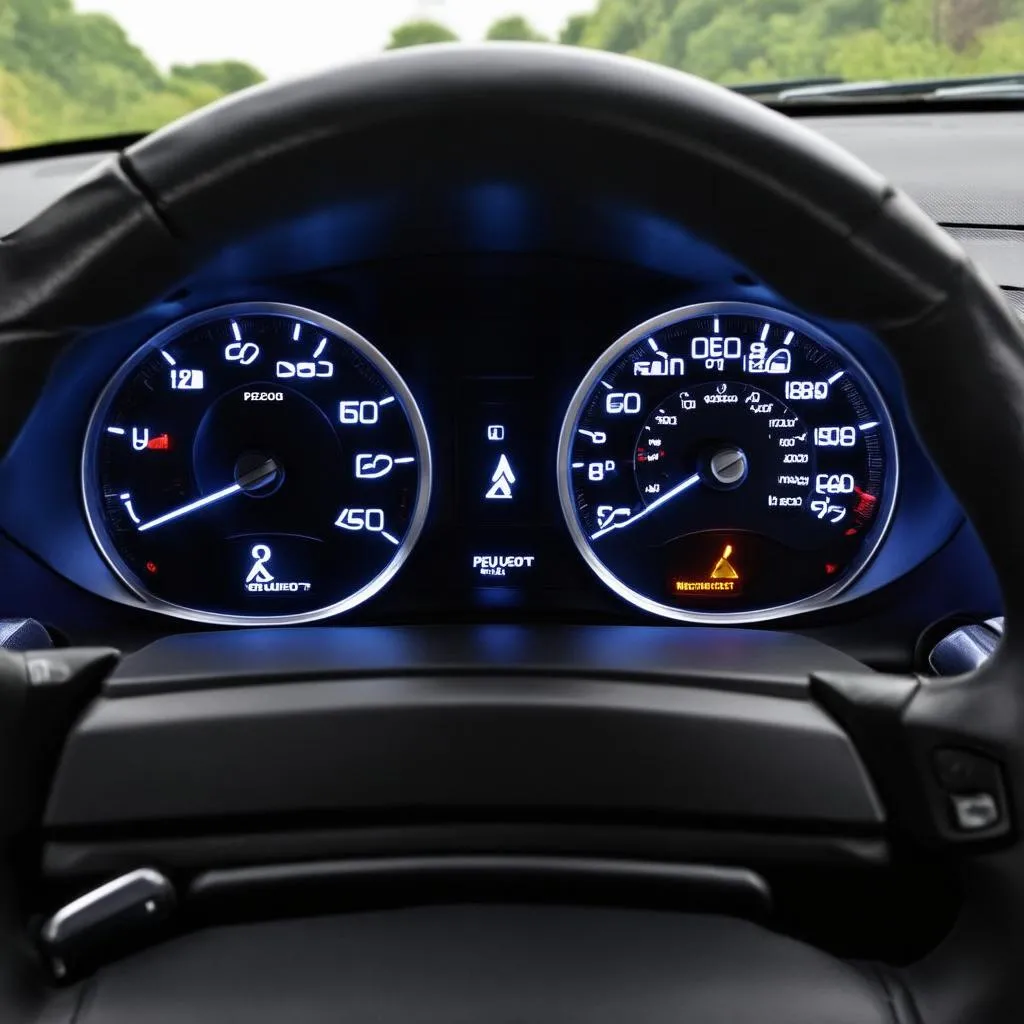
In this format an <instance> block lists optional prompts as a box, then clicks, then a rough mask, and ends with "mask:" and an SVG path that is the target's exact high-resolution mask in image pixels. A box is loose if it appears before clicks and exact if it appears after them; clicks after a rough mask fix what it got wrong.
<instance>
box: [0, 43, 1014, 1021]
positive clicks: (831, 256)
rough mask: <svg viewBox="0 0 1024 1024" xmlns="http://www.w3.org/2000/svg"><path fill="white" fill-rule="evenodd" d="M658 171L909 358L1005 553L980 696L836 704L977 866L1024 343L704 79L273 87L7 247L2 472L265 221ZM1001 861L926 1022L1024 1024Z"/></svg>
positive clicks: (196, 120) (783, 125)
mask: <svg viewBox="0 0 1024 1024" xmlns="http://www.w3.org/2000/svg"><path fill="white" fill-rule="evenodd" d="M353 154H355V156H353ZM417 157H418V159H417ZM652 161H653V163H652ZM638 164H640V165H643V166H647V167H649V166H655V167H657V168H659V170H661V171H662V173H659V174H657V175H645V176H644V183H645V184H644V189H643V195H642V199H643V202H644V204H645V206H647V207H649V208H651V209H654V210H657V211H659V212H663V213H667V214H669V215H670V216H672V217H673V218H674V219H675V220H676V221H677V222H681V223H685V224H687V225H688V227H689V228H690V229H692V230H693V231H694V232H695V233H696V234H698V235H699V236H700V237H702V238H703V239H705V240H706V241H708V242H711V243H713V244H715V245H717V246H719V247H720V248H722V249H724V250H726V251H729V252H730V253H731V254H733V255H734V256H736V257H737V258H738V259H740V260H741V261H742V262H743V263H744V264H745V265H746V266H748V267H749V268H750V269H751V270H752V271H754V272H755V273H756V274H757V275H758V276H760V277H761V278H762V279H763V280H765V281H766V282H768V283H769V284H770V285H772V286H773V287H775V288H776V289H778V290H779V291H780V292H781V293H782V294H784V295H785V296H786V298H787V299H789V300H790V301H792V302H793V303H794V304H796V305H798V306H800V307H802V308H804V309H807V310H809V311H810V312H812V313H814V314H817V315H821V316H826V317H830V318H836V319H854V320H857V321H859V322H860V323H862V324H864V325H865V326H867V327H869V328H871V329H872V330H874V331H875V332H876V333H877V335H878V337H879V338H880V340H881V341H882V342H883V344H885V346H886V347H887V348H888V350H889V351H890V353H891V354H892V356H893V358H894V359H895V361H896V363H897V364H898V366H899V368H900V370H901V373H902V375H903V380H904V384H905V388H906V394H907V396H908V401H909V403H910V407H911V411H912V414H913V417H914V420H915V422H916V425H917V427H918V429H919V431H920V434H921V437H922V439H923V441H924V443H925V445H926V447H927V448H928V450H929V451H930V452H931V454H932V456H933V458H934V459H935V461H936V463H937V464H938V466H939V467H940V469H941V471H942V473H943V475H944V476H945V478H946V480H947V482H948V483H949V484H950V486H951V487H952V489H953V490H954V492H955V493H956V495H957V497H958V498H959V500H960V501H961V503H962V505H963V507H964V509H965V511H966V512H967V514H968V515H969V517H970V518H971V520H972V522H973V524H974V525H975V527H976V529H977V531H978V533H979V535H980V537H981V539H982V542H983V544H984V546H985V548H986V550H987V551H988V553H989V556H990V558H991V559H992V562H993V565H994V568H995V570H996V572H997V575H998V577H999V580H1000V583H1001V586H1002V590H1003V595H1004V600H1005V613H1006V618H1007V626H1006V634H1005V638H1004V642H1003V645H1002V647H1001V649H1000V650H999V652H998V653H997V655H996V656H995V657H994V658H993V659H992V660H991V662H989V663H988V664H987V665H986V666H985V667H983V668H982V669H981V670H980V671H979V672H978V673H977V674H976V675H975V676H973V677H970V678H962V679H954V680H945V681H938V682H928V683H924V682H921V681H918V680H913V679H904V680H900V681H893V680H887V679H886V678H885V677H873V678H872V679H860V678H855V677H851V678H846V679H837V678H833V679H823V680H818V682H817V684H816V685H817V691H816V692H817V695H818V697H819V699H821V700H822V701H823V702H824V703H825V705H826V706H827V707H828V708H829V709H830V710H831V711H832V712H833V714H834V715H835V716H836V717H837V718H839V720H840V722H841V723H842V724H843V725H844V726H846V727H847V728H848V730H849V731H850V732H851V734H852V735H853V736H854V738H855V740H856V741H857V744H858V747H859V749H860V752H861V755H862V757H864V759H865V761H866V762H867V764H868V767H869V769H870V770H871V772H872V774H873V776H874V778H875V781H876V783H877V785H878V787H879V790H880V791H881V793H882V795H883V798H884V799H885V802H886V804H887V808H888V810H889V813H890V817H891V819H892V820H893V824H894V827H895V828H897V829H898V830H900V829H902V830H903V831H905V832H907V833H909V834H911V835H912V836H913V837H914V838H915V839H919V840H922V841H925V842H931V843H936V844H941V845H946V846H953V847H956V846H957V842H956V841H955V839H954V838H952V837H950V835H948V834H946V833H943V832H942V830H941V829H940V830H938V831H936V829H935V827H934V815H935V814H937V813H939V810H938V808H940V807H941V799H942V797H941V793H939V791H938V790H937V789H936V786H935V782H934V778H933V763H932V759H933V757H934V754H935V752H936V750H938V749H944V748H953V749H959V750H968V751H971V752H974V753H976V754H978V755H979V756H983V757H985V758H987V759H989V760H990V761H991V762H992V763H994V764H995V765H996V766H997V767H998V769H999V771H1000V772H1001V773H1002V776H1003V778H1004V779H1005V781H1006V783H1007V799H1008V801H1009V811H1010V816H1011V818H1012V819H1013V820H1015V821H1017V822H1019V821H1021V820H1024V701H1022V695H1024V684H1022V683H1021V682H1020V681H1019V678H1018V677H1019V675H1020V672H1019V668H1020V666H1021V665H1022V663H1024V640H1019V639H1018V636H1022V637H1024V631H1019V630H1018V627H1017V620H1018V618H1022V619H1024V615H1021V613H1022V612H1024V546H1018V545H1015V544H1013V543H1011V542H1008V538H1012V537H1013V532H1012V531H1013V530H1014V528H1015V527H1016V524H1017V522H1018V521H1019V520H1020V518H1021V515H1022V513H1024V489H1022V487H1021V484H1019V483H1018V481H1017V476H1018V475H1017V474H1015V473H1007V472H1006V466H1007V464H1008V463H1009V464H1010V465H1011V466H1012V465H1015V464H1019V465H1024V430H1022V428H1021V417H1022V414H1024V332H1022V329H1021V326H1020V324H1019V322H1018V321H1017V319H1016V317H1015V316H1014V315H1013V314H1012V312H1011V311H1010V310H1009V309H1008V307H1007V306H1006V304H1005V303H1004V301H1003V300H1002V298H1001V296H1000V295H999V293H998V290H997V289H996V288H995V287H994V285H993V284H992V283H991V282H990V281H989V280H988V278H987V277H986V276H985V274H984V273H983V272H982V271H980V270H979V269H978V268H977V267H975V266H973V265H972V264H971V263H970V261H969V260H968V259H967V257H966V256H965V254H964V253H963V252H962V250H961V249H960V248H959V247H958V246H957V245H956V244H955V243H954V242H953V241H952V240H951V239H950V238H949V237H948V236H947V235H946V234H945V233H944V232H942V231H941V230H940V229H939V228H938V227H936V226H935V225H934V224H933V223H932V222H931V221H929V220H928V219H927V218H926V217H925V216H924V215H923V214H922V213H921V212H920V211H919V210H918V209H917V208H916V206H914V204H913V203H912V202H911V201H910V200H909V199H908V198H907V197H906V196H904V195H902V194H901V193H900V192H899V191H898V190H896V189H895V188H893V187H892V186H891V185H889V184H888V183H887V182H885V180H884V179H882V178H881V177H879V176H878V175H877V174H875V173H874V172H872V171H870V170H868V169H867V168H866V167H864V166H863V165H861V164H860V163H859V162H858V161H857V160H855V159H854V158H853V157H851V156H849V155H848V154H846V153H845V152H843V151H841V150H839V149H838V148H836V147H834V146H832V145H831V144H830V143H828V142H826V141H825V140H823V139H822V138H821V137H820V136H818V135H816V134H814V133H812V132H810V131H809V130H807V129H805V128H803V127H801V126H800V125H798V124H796V123H794V122H792V121H790V120H788V119H786V118H785V117H782V116H781V115H778V114H776V113H773V112H772V111H769V110H767V109H765V108H764V107H761V106H759V105H757V104H755V103H753V102H751V101H749V100H746V99H744V98H742V97H739V96H737V95H735V94H732V93H729V92H727V91H725V90H722V89H719V88H718V87H716V86H712V85H709V84H708V83H706V82H703V81H701V80H699V79H696V78H692V77H690V76H687V75H684V74H681V73H677V72H672V71H668V70H665V69H662V68H657V67H654V66H652V65H648V64H644V63H641V62H638V61H634V60H631V59H627V58H621V57H615V56H610V55H606V54H599V53H594V52H588V51H577V50H573V49H569V48H557V47H551V46H534V45H488V46H486V47H462V46H454V47H449V46H437V47H429V48H424V49H420V50H411V51H406V52H402V53H396V54H391V55H388V56H386V57H383V58H379V59H375V60H371V61H367V62H364V63H360V64H354V65H350V66H348V67H344V68H340V69H338V70H333V71H328V72H324V73H322V74H318V75H314V76H311V77H308V78H303V79H298V80H295V81H291V82H287V83H284V84H282V85H275V86H265V87H259V88H256V89H253V90H249V91H247V92H245V93H242V94H240V95H238V96H236V97H232V98H229V99H228V100H225V101H223V102H221V103H219V104H216V105H214V106H213V107H211V108H208V109H207V110H204V111H202V112H200V113H198V114H196V115H193V116H191V117H189V118H186V119H185V120H183V121H181V122H179V123H177V124H175V125H172V126H170V127H168V128H165V129H163V130H161V131H159V132H157V133H155V134H154V135H152V136H150V137H148V138H147V139H145V140H143V141H142V142H140V143H138V144H137V145H135V146H132V147H130V148H129V149H128V150H126V151H125V152H124V153H122V154H120V155H119V156H118V157H116V158H114V159H111V160H110V161H108V162H106V163H105V164H104V165H102V166H101V167H100V168H99V169H98V170H97V171H96V172H95V173H94V174H93V175H92V176H91V177H90V178H89V179H88V180H86V181H84V182H82V183H81V184H80V185H79V186H78V187H77V188H76V189H75V190H74V191H72V193H71V194H70V195H68V196H67V197H65V198H64V199H62V200H61V201H59V202H58V203H57V204H56V205H55V206H54V207H51V209H50V210H48V211H46V212H44V213H43V214H42V215H40V216H39V217H38V218H37V219H36V220H34V221H33V222H32V223H30V224H28V225H26V226H25V227H24V228H23V229H21V230H20V231H19V232H17V233H16V234H15V235H13V236H11V237H10V238H8V239H6V240H4V242H3V244H2V245H0V294H3V295H4V296H5V301H4V304H3V308H2V310H0V453H2V452H3V451H4V450H5V449H6V448H7V447H8V446H9V444H10V443H11V441H12V440H13V438H14V437H15V436H16V435H17V433H18V431H19V429H20V427H21V425H22V424H23V422H24V420H25V418H26V417H27V414H28V411H29V410H30V408H31V405H32V402H33V401H34V398H35V397H36V395H37V393H38V391H39V389H40V388H41V386H42V384H43V382H44V380H45V377H46V374H47V372H48V371H49V368H50V367H51V366H52V364H53V362H54V360H55V358H56V356H57V355H58V354H59V352H60V350H61V348H62V347H63V346H64V345H65V344H66V343H67V341H68V340H69V339H70V338H71V337H72V335H74V334H75V333H76V332H78V331H80V330H82V329H84V328H88V327H92V326H96V325H99V324H102V323H105V322H109V321H111V320H115V319H118V318H120V317H123V316H126V315H128V314H129V313H131V312H133V311H135V310H136V309H138V308H140V307H142V306H143V305H145V304H147V303H149V302H151V301H153V300H154V299H155V298H157V297H158V296H160V295H161V294H162V293H163V292H165V291H166V289H168V288H169V287H170V286H171V285H172V284H173V283H174V282H175V281H176V280H177V279H178V278H179V276H180V275H181V272H182V270H183V268H184V267H185V266H187V265H189V264H196V263H198V262H201V261H202V260H203V259H205V258H208V257H210V256H212V255H213V254H214V253H216V252H217V251H218V250H219V249H220V248H221V247H222V246H224V245H225V244H227V243H228V242H230V241H232V240H235V239H237V238H239V237H241V236H243V235H244V234H245V233H246V232H248V231H250V230H251V229H252V228H253V226H254V225H255V224H258V223H268V222H272V221H277V220H283V219H285V218H290V217H295V216H299V215H301V214H303V213H308V212H310V211H312V210H315V209H316V208H317V207H318V205H320V204H323V203H325V202H329V201H331V199H332V198H335V197H337V196H339V195H342V194H360V193H362V192H364V191H367V190H370V189H372V188H374V187H378V186H380V184H381V183H382V182H386V181H389V180H394V181H396V182H402V183H404V184H405V185H406V186H407V187H409V188H412V189H416V188H419V187H421V186H425V185H426V184H427V183H428V182H430V181H433V180H436V179H438V178H439V177H443V176H451V177H452V178H453V180H460V179H467V180H478V179H479V178H480V177H481V176H482V175H488V174H495V173H500V174H502V175H504V176H512V177H515V178H523V179H524V180H532V179H535V178H538V177H539V178H541V179H543V180H545V181H550V180H552V179H557V180H564V181H571V180H572V178H573V176H574V175H579V174H581V173H585V174H586V175H588V177H589V179H590V180H591V181H592V183H593V185H594V186H595V187H600V188H603V189H607V190H608V191H609V192H610V193H612V194H627V195H631V196H633V197H634V198H635V197H636V196H637V194H638V190H639V186H638V182H637V174H636V167H637V165H638ZM282 181H287V182H291V183H293V185H292V188H291V190H290V191H284V190H282V189H280V188H279V187H277V183H279V182H282ZM683 184H685V186H686V187H685V188H684V187H682V185H683ZM780 239H784V240H785V242H786V244H785V245H780V242H779V240H780ZM808 252H811V253H813V255H814V259H813V260H812V261H810V262H808V261H807V259H806V256H805V255H804V254H806V253H808ZM954 385H955V387H956V389H957V392H958V393H959V396H960V401H959V402H958V403H957V404H956V405H950V404H949V403H947V401H946V400H945V396H946V395H947V394H950V393H952V390H953V387H954ZM886 687H888V689H886ZM880 737H881V739H880ZM883 748H884V749H883ZM980 851H981V852H978V853H975V852H974V850H973V848H971V847H970V846H969V845H962V847H961V849H960V851H958V852H961V853H962V854H963V860H962V870H963V875H964V879H965V891H966V894H967V900H966V905H965V909H964V913H963V915H962V918H961V920H960V922H959V923H958V925H957V926H956V929H955V930H954V932H953V933H952V934H951V935H950V936H949V938H948V939H947V941H946V942H945V943H944V945H943V946H942V947H940V949H938V950H937V951H936V952H935V953H934V954H933V955H932V956H931V957H930V958H928V959H927V960H926V961H924V962H923V963H921V964H919V965H916V966H914V967H913V968H911V969H909V971H908V972H907V980H908V983H909V985H910V988H911V990H912V991H913V993H914V997H915V999H916V1001H917V1002H918V1005H919V1008H920V1009H921V1011H922V1014H923V1016H924V1019H925V1020H926V1021H927V1022H928V1024H931V1022H932V1021H936V1022H940V1021H954V1020H962V1019H970V1020H972V1021H983V1020H990V1019H991V1020H1000V1021H1002V1020H1008V1019H1012V1018H1011V1016H1010V1014H1014V1015H1017V1016H1019V1015H1020V1014H1021V1013H1022V1012H1024V1008H1022V1007H1024V991H1022V986H1021V985H1020V983H1019V982H1018V981H1017V977H1016V974H1017V972H1016V969H1015V967H1014V965H1013V963H1012V949H1013V945H1014V942H1015V941H1016V942H1019V941H1020V938H1021V936H1022V935H1024V864H1021V863H1018V862H1017V858H1016V857H1015V854H1014V851H1013V849H1012V847H1007V846H1005V845H1004V846H1003V847H1002V848H997V849H996V850H995V851H994V852H992V851H991V849H990V848H987V847H984V846H982V847H981V848H980ZM1000 943H1002V945H1000ZM968 968H969V969H968Z"/></svg>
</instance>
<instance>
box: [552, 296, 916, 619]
mask: <svg viewBox="0 0 1024 1024" xmlns="http://www.w3.org/2000/svg"><path fill="white" fill-rule="evenodd" d="M558 475H559V489H560V497H561V503H562V510H563V512H564V514H565V518H566V521H567V523H568V526H569V529H570V532H571V533H572V536H573V539H574V541H575V543H576V545H577V547H578V548H579V550H580V552H581V553H582V554H583V556H584V558H585V559H586V561H587V563H588V564H589V565H590V567H591V568H592V569H593V570H594V572H595V573H596V574H597V575H598V577H599V578H600V579H601V580H602V581H604V583H605V584H607V585H608V586H609V587H610V588H611V589H612V590H613V591H615V592H616V593H617V594H619V596H621V597H622V598H624V599H625V600H627V601H629V602H631V603H632V604H634V605H636V606H637V607H639V608H642V609H644V610H646V611H649V612H653V613H655V614H658V615H663V616H666V617H669V618H674V619H680V620H688V621H703V622H720V623H727V622H742V621H755V620H759V619H768V618H773V617H777V616H782V615H790V614H794V613H796V612H801V611H807V610H810V609H812V608H816V607H820V606H821V605H822V604H824V603H826V602H827V601H829V600H831V599H832V598H834V597H835V596H836V595H837V594H838V593H839V592H840V591H841V590H843V589H844V588H845V587H847V586H849V585H850V584H851V583H852V582H853V580H854V579H856V577H857V576H858V575H859V574H860V573H861V572H862V571H863V570H864V568H865V567H866V566H867V564H868V562H869V561H870V559H871V557H872V555H873V554H874V552H875V551H876V550H877V548H878V545H879V544H880V543H881V541H882V538H883V537H884V534H885V531H886V529H887V527H888V524H889V520H890V518H891V515H892V510H893V506H894V502H895V499H896V489H897V475H898V474H897V451H896V442H895V435H894V432H893V428H892V423H891V420H890V418H889V414H888V412H887V410H886V408H885V403H884V402H883V400H882V396H881V394H880V393H879V391H878V388H877V387H876V386H875V384H874V383H873V381H872V380H871V379H870V377H869V376H868V375H867V374H866V373H865V372H864V370H863V369H862V368H861V367H860V366H859V364H858V363H857V362H856V361H855V360H854V359H853V357H852V356H851V355H850V354H849V353H848V352H846V351H845V350H844V349H843V348H842V347H841V346H840V345H839V344H838V343H837V342H836V341H835V340H833V339H832V338H830V337H829V336H828V335H826V334H825V333H824V332H822V331H821V330H819V329H818V328H816V327H814V326H813V325H812V324H810V323H807V322H806V321H804V320H801V319H798V318H797V317H794V316H791V315H789V314H787V313H783V312H781V311H779V310H776V309H772V308H769V307H765V306H757V305H752V304H747V303H709V304H705V305H699V306H691V307H688V308H685V309H678V310H674V311H672V312H670V313H666V314H664V315H663V316H660V317H657V318H655V319H654V320H650V321H648V322H647V323H644V324H641V325H640V326H639V327H637V328H636V329H634V330H632V331H630V332H629V333H628V334H627V335H625V337H623V338H621V339H620V340H619V341H618V342H616V343H615V344H614V345H612V347H611V348H610V349H609V350H608V351H607V352H605V354H604V355H603V356H602V357H601V358H600V359H599V360H598V362H597V363H596V365H595V366H594V367H593V368H592V369H591V371H590V373H588V374H587V376H586V378H585V380H584V381H583V383H582V384H581V385H580V387H579V389H578V390H577V392H576V394H575V396H574V397H573V400H572V402H571V404H570V407H569V411H568V413H567V415H566V419H565V423H564V425H563V427H562V434H561V438H560V443H559V451H558Z"/></svg>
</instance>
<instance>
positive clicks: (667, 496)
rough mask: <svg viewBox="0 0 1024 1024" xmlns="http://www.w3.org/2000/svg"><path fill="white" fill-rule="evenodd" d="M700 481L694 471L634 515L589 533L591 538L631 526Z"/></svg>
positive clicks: (698, 474) (594, 538)
mask: <svg viewBox="0 0 1024 1024" xmlns="http://www.w3.org/2000/svg"><path fill="white" fill-rule="evenodd" d="M697 483H700V473H694V474H693V476H688V477H687V478H686V479H685V480H684V481H683V482H682V483H681V484H676V486H675V487H673V488H672V490H671V491H666V492H665V493H664V494H663V495H662V496H661V497H660V498H658V500H657V501H652V502H651V503H650V505H648V506H647V508H645V509H644V510H643V511H642V512H638V513H637V514H636V515H635V516H630V517H629V518H628V519H624V520H622V522H619V523H611V524H610V525H609V526H606V527H605V528H604V529H603V530H598V531H597V533H594V534H591V536H590V539H591V540H597V539H598V538H599V537H603V536H604V535H605V534H606V533H611V532H612V530H624V529H625V528H626V527H627V526H632V525H633V524H634V523H635V522H638V521H639V520H641V519H643V518H644V516H649V515H650V514H651V513H652V512H653V511H654V510H655V509H657V508H660V507H661V506H662V505H665V504H667V503H668V502H670V501H671V500H672V499H673V498H677V497H679V495H680V494H682V493H683V492H684V491H688V490H689V489H690V488H691V487H693V485H694V484H697Z"/></svg>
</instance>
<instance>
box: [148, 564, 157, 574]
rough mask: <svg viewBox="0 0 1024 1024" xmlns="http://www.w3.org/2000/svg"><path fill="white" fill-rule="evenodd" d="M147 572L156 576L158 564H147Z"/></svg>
mask: <svg viewBox="0 0 1024 1024" xmlns="http://www.w3.org/2000/svg"><path fill="white" fill-rule="evenodd" d="M146 572H150V573H154V574H155V573H156V572H157V564H156V562H147V563H146Z"/></svg>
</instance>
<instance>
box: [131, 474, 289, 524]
mask: <svg viewBox="0 0 1024 1024" xmlns="http://www.w3.org/2000/svg"><path fill="white" fill-rule="evenodd" d="M277 468H278V467H277V463H276V462H274V460H273V459H268V460H267V461H266V462H265V463H263V465H262V466H257V468H256V469H254V470H253V471H252V472H251V473H246V474H245V476H242V477H239V478H238V482H237V483H234V484H232V485H231V486H230V487H225V488H224V490H222V491H214V493H213V494H207V495H206V497H204V498H199V499H198V500H197V501H193V502H190V503H189V504H188V505H182V506H181V508H176V509H174V511H173V512H165V513H164V514H163V515H162V516H158V517H157V518H156V519H151V520H150V521H149V522H148V523H143V524H142V525H141V526H140V527H139V533H145V532H146V530H152V529H154V528H155V527H157V526H163V525H164V523H169V522H171V521H173V520H175V519H180V518H181V517H182V516H187V515H188V514H189V513H191V512H198V511H199V509H201V508H206V507H207V505H214V504H216V503H217V502H218V501H223V500H224V499H225V498H230V497H231V495H232V494H237V493H238V492H239V491H241V490H244V489H245V488H247V487H252V486H253V485H254V484H258V483H259V482H260V481H261V480H263V479H264V478H266V477H268V476H273V474H274V473H276V472H277Z"/></svg>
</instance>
